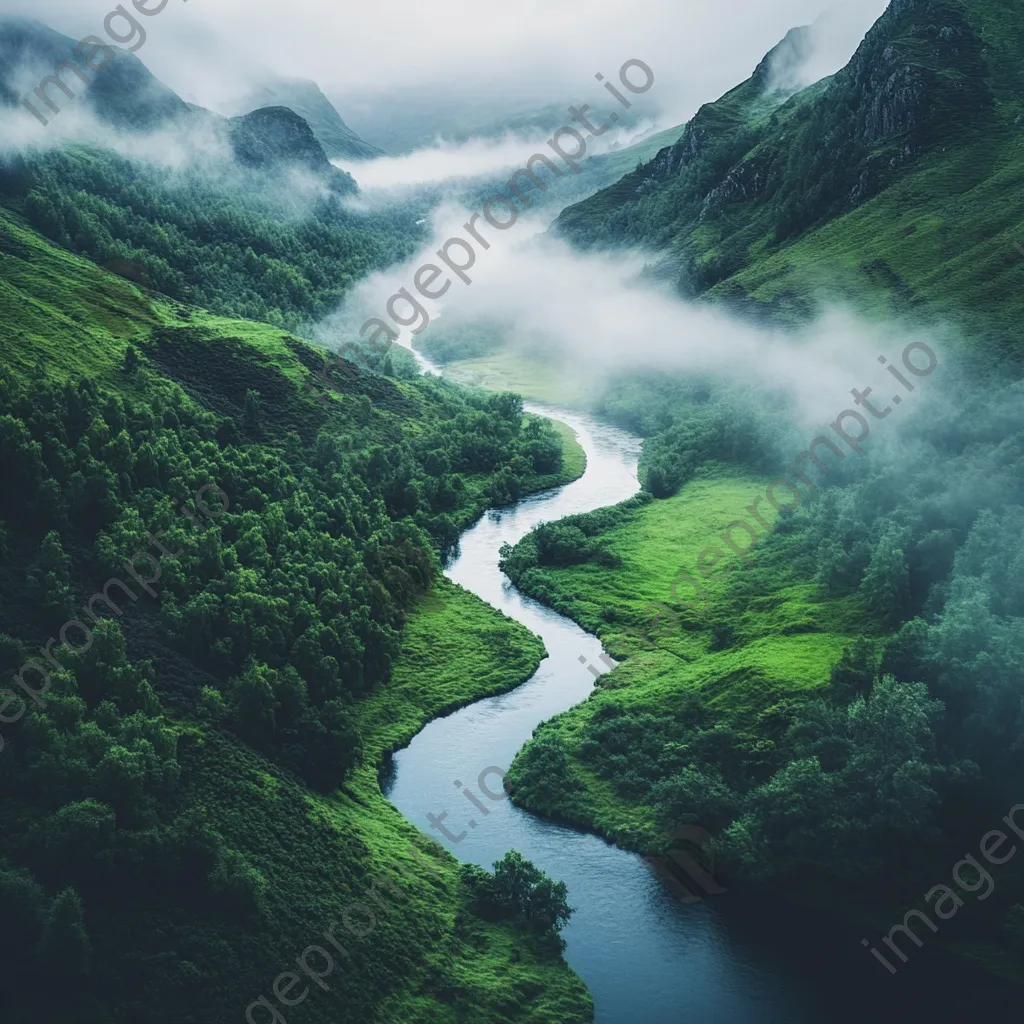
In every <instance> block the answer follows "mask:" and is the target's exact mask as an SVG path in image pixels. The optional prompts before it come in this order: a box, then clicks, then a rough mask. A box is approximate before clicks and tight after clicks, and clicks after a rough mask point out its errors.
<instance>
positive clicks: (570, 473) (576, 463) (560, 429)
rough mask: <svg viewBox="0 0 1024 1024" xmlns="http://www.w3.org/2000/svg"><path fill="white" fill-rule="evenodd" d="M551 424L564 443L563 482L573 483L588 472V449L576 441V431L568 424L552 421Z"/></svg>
mask: <svg viewBox="0 0 1024 1024" xmlns="http://www.w3.org/2000/svg"><path fill="white" fill-rule="evenodd" d="M551 424H552V426H553V427H554V428H555V433H556V434H558V436H559V437H560V438H561V441H562V473H561V476H562V482H563V483H572V481H573V480H579V478H580V477H581V476H583V474H584V473H585V472H586V469H587V452H586V449H584V447H583V445H581V444H580V443H579V441H578V440H577V439H576V431H575V430H573V429H572V427H570V426H569V424H568V423H563V422H562V421H561V420H552V421H551Z"/></svg>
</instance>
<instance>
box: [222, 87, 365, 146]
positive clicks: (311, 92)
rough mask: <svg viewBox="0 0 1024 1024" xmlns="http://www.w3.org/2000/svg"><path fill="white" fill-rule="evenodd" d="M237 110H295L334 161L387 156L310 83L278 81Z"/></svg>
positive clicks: (261, 88) (250, 98)
mask: <svg viewBox="0 0 1024 1024" xmlns="http://www.w3.org/2000/svg"><path fill="white" fill-rule="evenodd" d="M237 106H239V107H240V108H241V109H246V110H253V109H255V108H257V107H288V108H289V110H294V111H295V113H296V114H298V115H299V116H300V117H301V118H302V119H303V120H304V121H305V122H306V123H307V124H308V125H309V126H310V128H312V130H313V134H314V135H315V136H316V137H317V139H318V140H319V142H320V145H321V146H323V148H324V152H325V153H326V154H327V155H328V157H330V158H331V159H337V158H342V157H347V158H349V159H352V160H368V159H373V157H376V156H382V155H383V150H380V149H378V148H377V147H376V146H371V145H370V144H369V143H368V142H364V141H363V140H362V139H361V138H360V137H359V136H358V135H357V134H356V133H355V132H354V131H353V130H352V129H351V128H349V126H348V125H347V124H345V122H344V121H343V120H342V117H341V115H340V114H339V113H338V111H337V110H336V109H335V108H334V107H333V106H332V104H331V101H330V100H329V99H328V98H327V97H326V96H325V95H324V94H323V92H321V90H320V86H318V85H317V84H316V82H312V81H309V80H308V79H305V78H280V79H275V80H274V81H272V82H268V83H266V84H264V85H263V86H261V87H260V88H259V89H257V90H255V91H254V92H253V93H251V94H250V95H249V96H248V97H247V98H246V99H245V101H244V102H243V103H242V104H238V105H237Z"/></svg>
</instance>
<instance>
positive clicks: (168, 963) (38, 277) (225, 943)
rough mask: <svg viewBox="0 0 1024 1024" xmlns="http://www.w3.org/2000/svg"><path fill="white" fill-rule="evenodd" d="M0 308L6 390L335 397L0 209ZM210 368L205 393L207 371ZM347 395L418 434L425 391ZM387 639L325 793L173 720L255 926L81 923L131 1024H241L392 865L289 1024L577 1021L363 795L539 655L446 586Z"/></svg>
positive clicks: (543, 970) (576, 468)
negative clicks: (24, 384) (31, 382)
mask: <svg viewBox="0 0 1024 1024" xmlns="http://www.w3.org/2000/svg"><path fill="white" fill-rule="evenodd" d="M0 309H2V310H3V312H4V317H3V319H2V322H0V351H2V353H3V360H4V366H5V369H7V370H8V371H10V372H12V373H14V374H16V375H22V376H24V375H29V374H31V373H33V372H34V369H35V367H36V366H37V365H38V364H39V363H40V361H42V364H43V372H44V373H45V374H46V375H48V376H51V377H53V378H56V379H58V380H68V379H75V378H77V377H80V376H89V377H91V378H93V379H94V380H95V381H96V382H97V384H98V385H99V386H100V387H101V388H102V389H104V390H108V391H111V392H115V393H121V394H131V393H133V392H134V391H135V390H136V389H137V390H138V397H139V398H149V397H151V394H152V390H153V389H154V388H167V389H172V388H174V387H176V386H177V385H176V384H175V383H173V382H172V380H171V379H169V378H168V376H167V375H164V374H163V373H162V368H163V366H164V365H167V364H166V363H161V362H160V361H159V359H158V358H157V357H158V356H159V355H161V353H162V356H163V358H164V359H165V360H170V359H171V358H172V357H173V360H174V362H173V365H174V367H175V368H176V373H175V374H173V375H172V376H173V378H174V380H177V381H179V383H182V386H185V387H187V388H188V387H192V386H193V385H195V387H196V388H198V389H199V391H200V392H201V394H202V395H206V394H207V392H209V395H210V396H212V397H214V398H216V399H218V400H224V396H225V395H227V394H228V392H229V390H230V388H235V389H236V390H237V388H238V387H239V386H243V385H244V382H245V381H246V380H248V379H249V377H250V376H252V377H253V378H254V379H257V380H259V381H260V382H266V383H268V384H274V386H275V388H276V389H277V390H276V391H275V392H273V393H280V395H281V396H283V400H282V403H281V406H280V407H279V408H274V409H273V410H271V409H270V408H268V415H270V413H271V412H273V414H275V415H281V416H285V417H287V416H292V417H293V418H297V420H298V421H301V420H303V418H305V419H306V420H307V422H299V424H298V425H299V428H300V429H306V428H307V427H315V425H316V422H318V421H317V420H315V419H310V418H309V416H307V413H309V414H312V413H316V412H317V410H318V409H321V408H322V407H323V406H324V405H325V404H329V403H331V402H342V403H344V402H347V401H350V400H351V399H350V397H349V396H348V395H342V394H339V393H338V392H337V391H336V390H334V389H332V388H331V387H330V386H326V385H325V381H323V380H322V379H321V378H320V377H319V376H318V374H317V372H314V371H315V369H316V363H315V360H314V361H311V360H310V359H309V353H310V351H311V350H310V349H308V348H303V346H302V344H301V343H299V342H298V341H297V339H294V338H292V337H291V336H290V335H288V334H286V333H285V332H284V331H282V330H280V329H278V328H275V327H272V326H270V325H267V324H260V323H253V322H249V321H243V320H234V319H230V318H225V317H219V316H215V315H213V314H210V313H208V312H205V311H203V310H199V309H195V308H192V307H187V306H184V305H181V304H179V303H175V302H171V301H169V300H167V299H165V298H163V297H159V296H154V295H151V294H149V293H147V292H145V291H143V290H142V289H140V288H137V287H136V286H135V285H134V284H132V283H130V282H128V281H126V280H124V279H122V278H119V277H116V276H113V275H111V274H109V273H106V272H104V271H102V270H101V269H100V268H98V267H96V266H95V265H93V264H92V263H90V262H88V261H87V260H84V259H82V258H80V257H77V256H74V255H72V254H70V253H67V252H64V251H62V250H60V249H58V248H57V247H56V246H54V245H52V244H50V243H48V242H46V241H45V240H43V239H42V238H40V237H39V236H38V235H36V234H35V233H33V232H32V231H30V230H29V229H27V228H26V227H25V226H24V224H23V223H22V222H21V221H19V220H18V218H17V217H16V216H15V215H13V214H10V213H9V212H7V211H3V210H0ZM129 344H131V345H134V346H136V348H137V349H138V350H139V352H140V353H141V354H142V357H143V366H144V370H142V371H140V373H139V374H138V375H137V376H136V377H134V378H129V377H127V376H126V375H125V374H124V373H123V371H122V366H123V359H124V350H125V347H126V346H127V345H129ZM310 366H313V367H314V369H313V370H311V369H310ZM211 367H213V368H214V370H215V371H216V378H211V377H210V376H209V373H210V368H211ZM204 374H205V375H206V376H204ZM238 375H242V377H241V378H239V377H238ZM281 377H283V378H285V379H284V380H281V379H280V378H281ZM240 380H241V381H242V384H240V383H239V381H240ZM359 381H360V385H359V389H356V390H360V392H361V393H366V394H369V395H370V396H372V397H373V398H374V404H375V411H374V414H373V415H374V419H375V422H376V420H377V419H379V420H380V423H381V428H380V429H381V430H384V429H385V428H390V425H391V423H392V422H394V423H400V426H401V430H403V431H405V430H408V431H415V430H417V429H426V426H424V424H421V423H420V422H419V420H418V417H421V416H422V417H426V416H427V415H428V414H429V411H430V410H429V408H428V407H429V405H430V402H431V401H432V399H431V397H430V393H429V392H430V389H429V387H428V388H420V387H419V386H418V385H416V384H415V383H410V382H393V381H388V380H385V379H384V378H376V377H360V378H359ZM203 388H206V390H205V391H204V390H203ZM270 393H271V392H268V394H270ZM265 397H266V396H265ZM378 398H379V400H378ZM267 404H268V406H270V405H271V404H272V403H269V402H268V403H267ZM289 422H290V421H289ZM558 430H559V434H560V435H561V437H562V438H563V440H564V442H565V446H566V457H565V467H564V468H563V471H562V472H561V473H559V474H553V475H550V476H546V477H539V478H537V480H536V481H534V483H535V485H536V487H537V488H538V489H543V488H546V487H550V486H553V485H554V484H555V483H561V482H565V481H567V480H569V479H573V478H575V477H576V476H578V475H579V474H580V473H582V470H583V467H584V465H585V455H584V453H583V451H582V449H581V448H580V446H579V445H578V443H577V442H575V440H574V439H573V438H572V436H571V431H570V430H569V429H568V428H567V427H566V426H565V425H564V424H560V425H558ZM389 436H390V435H389ZM467 483H468V484H469V486H470V487H475V486H478V485H479V483H480V481H478V480H476V479H474V478H470V479H469V480H468V481H467ZM483 504H485V502H484V503H482V504H481V506H480V507H481V508H482V507H483ZM477 511H479V509H477ZM465 512H466V514H467V515H472V514H474V513H473V509H472V508H469V509H466V510H465ZM402 642H403V648H402V652H401V654H400V656H399V658H398V659H397V661H396V664H395V666H394V669H393V678H392V680H391V682H390V683H389V685H387V686H386V687H382V688H380V689H379V690H378V691H377V692H376V693H374V694H372V695H371V696H369V697H368V698H367V700H366V701H365V703H364V704H363V705H362V706H361V710H360V714H361V719H360V725H361V727H362V735H363V741H364V750H363V760H362V763H361V765H360V766H359V768H358V769H357V770H356V771H355V772H354V774H353V776H352V777H351V778H350V780H349V783H348V785H347V786H346V787H345V788H344V790H342V791H339V792H337V793H335V794H332V795H330V796H321V795H318V794H315V793H313V792H311V791H310V790H308V789H307V788H305V787H304V786H302V785H301V784H300V783H299V782H298V781H297V780H296V778H295V777H293V776H292V775H290V774H289V773H288V772H286V771H284V770H282V769H280V768H279V767H278V766H276V765H275V764H273V763H272V762H270V761H268V760H267V759H266V758H264V757H263V756H261V755H260V754H258V753H256V752H255V751H253V750H251V749H250V748H248V747H246V746H244V745H243V744H241V743H240V742H238V741H237V740H235V739H234V738H233V737H231V736H230V735H228V734H226V733H223V732H219V731H216V730H212V729H208V728H206V727H205V726H204V725H202V724H201V723H198V722H195V721H193V720H191V719H181V720H180V721H178V722H177V727H178V729H179V732H180V733H181V737H180V743H179V752H178V759H179V763H180V766H181V772H182V780H183V782H182V786H183V787H185V788H186V792H187V800H188V802H189V804H190V806H193V807H194V808H195V810H196V813H197V814H198V815H200V816H201V817H202V819H203V821H204V822H205V823H206V824H207V825H208V826H209V827H210V828H212V829H213V830H215V831H216V832H217V833H218V834H219V835H220V836H221V837H223V839H224V841H225V842H226V843H227V844H228V846H229V847H230V848H231V849H232V850H234V851H236V852H237V854H238V855H239V856H240V857H241V858H243V860H244V863H245V865H246V867H247V868H249V869H251V870H252V871H253V872H255V873H256V876H257V877H258V878H259V879H260V880H261V882H260V884H261V887H262V890H263V896H264V897H265V899H263V900H262V901H261V907H262V916H261V917H260V918H259V919H258V920H251V921H248V922H244V923H239V922H238V921H234V922H232V921H231V920H230V919H228V918H224V917H217V915H211V918H210V919H209V920H205V919H204V920H201V921H200V920H193V919H190V918H189V917H188V914H187V913H186V911H185V910H184V908H179V909H176V908H174V907H173V906H172V907H171V909H169V910H168V909H165V908H163V907H161V908H160V909H159V911H155V910H154V908H151V907H146V906H141V905H140V906H125V907H120V906H118V907H116V912H113V913H111V914H110V915H109V920H107V921H106V922H105V923H104V927H103V928H98V927H97V928H96V929H94V930H92V929H91V934H92V936H93V938H94V949H93V956H94V957H95V961H96V962H99V963H107V964H112V963H113V964H117V965H118V971H119V972H120V973H119V975H118V976H119V977H121V978H122V979H123V980H124V983H123V992H122V993H120V994H119V1003H123V1005H125V1006H130V1007H132V1009H131V1010H130V1011H129V1015H130V1016H131V1017H132V1019H135V1020H140V1021H141V1020H150V1019H153V1013H154V1011H153V1009H152V1007H153V1006H154V1005H156V1006H159V1007H160V1011H159V1013H160V1016H161V1017H162V1016H166V1017H167V1018H168V1019H169V1018H171V1017H175V1018H177V1019H190V1020H191V1019H194V1020H200V1019H201V1020H203V1021H209V1020H228V1019H239V1020H240V1019H242V1018H243V1017H244V1014H245V1010H246V1005H247V1004H248V1003H249V1002H250V1001H252V1000H255V999H257V998H259V997H260V996H261V995H265V996H268V997H270V998H271V1000H273V994H272V984H273V982H274V979H275V978H276V977H277V976H278V975H279V974H281V972H282V971H287V970H289V968H290V967H291V966H293V965H294V963H295V958H296V957H297V956H298V955H300V954H301V953H302V951H303V950H304V949H305V948H306V947H307V946H309V945H310V944H311V943H318V942H319V943H322V942H323V941H324V940H323V939H322V937H319V938H318V936H321V933H322V932H323V930H324V929H325V928H326V927H328V926H329V925H330V924H331V923H332V922H334V921H338V920H340V919H341V917H342V914H343V912H344V910H345V909H346V908H347V907H348V906H349V905H350V904H351V903H353V902H355V901H361V900H365V899H366V898H367V897H366V893H368V892H369V891H370V890H371V887H372V886H373V885H374V881H373V880H374V878H375V877H376V876H379V875H380V874H382V873H383V872H384V871H386V870H388V869H389V868H390V867H391V866H392V865H399V866H400V869H401V872H400V877H399V879H398V889H399V890H400V891H399V893H398V895H396V896H391V895H387V896H386V902H387V903H388V904H389V905H390V910H389V911H386V912H385V911H383V910H381V911H380V912H379V913H378V915H377V925H376V927H375V929H374V931H373V933H372V934H370V935H368V936H367V937H366V938H365V939H362V940H359V939H352V938H351V936H346V946H347V947H348V948H349V949H350V953H351V961H349V960H345V959H342V958H341V957H340V954H339V955H338V961H339V962H336V966H335V969H334V972H333V974H332V975H331V976H330V978H329V979H328V985H329V987H330V991H327V992H324V991H321V990H319V989H316V988H314V989H313V990H312V991H311V993H310V995H309V997H308V999H306V1000H305V1004H304V1006H303V1011H302V1014H303V1019H304V1020H308V1021H310V1022H311V1024H330V1022H333V1021H337V1020H338V1019H339V1015H340V1017H342V1018H344V1019H347V1020H360V1021H380V1022H392V1021H396V1020H401V1021H403V1022H408V1024H451V1022H452V1021H454V1020H458V1021H463V1022H467V1024H468V1022H473V1024H494V1022H509V1024H512V1022H530V1024H585V1022H587V1021H589V1020H591V1019H592V1015H593V1007H592V1002H591V999H590V996H589V993H588V992H587V990H586V987H585V985H584V984H583V982H582V980H581V979H580V978H579V977H578V976H577V975H575V974H574V973H573V972H572V971H571V970H570V969H569V968H568V966H567V965H566V964H565V962H564V961H563V960H560V959H557V958H555V957H553V956H552V955H551V954H550V952H543V951H541V950H539V948H538V946H537V944H536V942H535V940H533V939H532V938H531V937H530V936H529V935H528V934H527V933H526V932H525V931H524V930H523V929H522V928H521V926H519V925H518V924H515V923H512V922H508V921H504V922H495V921H490V920H484V919H483V918H481V917H480V916H479V915H478V914H477V913H475V912H474V908H473V907H472V906H471V904H470V898H469V893H468V890H467V889H466V888H465V887H464V885H463V884H462V882H461V876H460V867H459V865H458V863H457V861H456V860H455V859H454V858H453V857H451V856H450V855H448V854H446V853H443V852H440V850H439V848H437V849H438V857H439V861H438V864H437V865H436V866H435V867H433V868H431V867H430V866H429V863H427V864H424V862H423V861H421V860H420V859H418V858H417V857H416V856H415V855H414V853H413V848H418V849H421V850H427V849H430V848H432V847H433V844H431V843H428V841H427V840H426V839H425V837H424V836H423V835H422V833H421V832H420V831H419V830H418V829H417V828H415V827H414V826H413V825H411V824H410V823H408V822H407V821H405V820H404V819H403V818H402V816H401V815H400V814H399V812H398V811H397V810H396V809H395V808H394V807H393V806H392V805H391V804H390V803H389V802H388V801H387V800H386V799H385V798H384V796H383V794H382V793H381V791H380V787H379V785H378V769H379V767H380V765H381V764H382V762H383V761H384V760H385V759H386V757H387V755H388V754H389V753H390V752H391V751H393V750H394V749H396V748H397V747H400V746H401V745H403V744H404V743H406V742H408V741H409V740H410V739H411V738H412V736H413V735H415V733H416V732H417V731H418V730H419V729H420V728H422V727H423V726H424V725H425V724H426V723H427V722H428V721H429V720H430V719H431V718H433V717H435V716H437V715H439V714H442V713H444V712H445V711H447V710H450V709H452V708H455V707H458V706H461V705H464V704H468V703H471V702H472V701H474V700H477V699H480V698H482V697H484V696H488V695H491V694H495V693H499V692H504V691H506V690H509V689H511V688H513V687H515V686H516V685H518V684H519V683H521V682H522V681H523V680H524V679H526V678H527V677H528V676H530V675H531V674H532V673H533V672H534V671H535V669H536V667H537V665H538V664H539V662H540V660H541V658H542V657H543V653H544V652H543V646H542V644H541V643H540V641H539V640H538V639H537V638H535V637H534V636H532V634H530V633H529V632H528V631H527V630H525V629H524V628H522V627H521V626H519V625H517V624H516V623H514V622H512V621H511V620H509V619H507V618H505V617H504V616H502V615H501V614H500V613H498V612H497V611H495V610H494V609H492V608H490V607H489V606H487V605H486V604H484V603H483V602H482V601H480V600H478V599H477V598H476V597H474V596H473V595H471V594H469V593H467V592H465V591H462V590H460V589H459V588H457V587H455V586H453V585H451V584H449V583H447V582H446V581H441V582H439V583H438V585H437V587H436V589H435V590H434V591H433V592H432V593H431V594H429V595H428V596H427V597H426V598H425V599H424V600H423V601H422V602H421V603H420V605H419V606H418V607H417V608H416V609H415V610H414V611H413V612H412V613H411V614H410V615H409V619H408V624H407V627H406V629H405V631H404V634H403V638H402ZM429 859H430V858H429V856H428V858H427V860H428V862H429ZM388 893H391V890H390V889H389V890H388ZM197 992H201V993H202V1002H201V1003H200V1004H199V1005H198V1006H197V1005H196V993H197ZM264 1015H265V1014H264ZM286 1016H287V1017H288V1019H289V1020H291V1019H292V1017H291V1014H286ZM257 1019H260V1018H259V1017H258V1016H257Z"/></svg>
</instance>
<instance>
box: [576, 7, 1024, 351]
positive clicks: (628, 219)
mask: <svg viewBox="0 0 1024 1024" xmlns="http://www.w3.org/2000/svg"><path fill="white" fill-rule="evenodd" d="M1018 18H1019V10H1018V8H1017V7H1016V5H1014V4H1013V3H1012V2H1010V0H895V2H893V3H891V4H890V6H889V8H888V10H887V11H886V12H885V14H884V15H883V16H882V18H881V19H880V20H879V21H878V22H877V23H876V25H875V26H874V27H873V28H872V29H871V31H870V32H869V33H868V35H867V37H866V38H865V40H864V42H863V43H862V45H861V46H860V48H859V49H858V51H857V53H856V54H855V55H854V57H853V59H852V60H851V61H850V63H849V64H848V65H847V66H846V67H845V68H844V69H843V70H841V71H840V72H839V73H838V74H836V75H835V76H833V77H832V78H829V79H825V80H823V81H822V82H819V83H817V84H816V85H813V86H811V87H810V88H807V89H805V90H803V91H801V92H798V93H796V94H795V95H789V94H788V93H787V92H779V91H778V90H777V89H776V88H775V87H774V86H775V84H776V82H777V79H776V77H775V76H774V75H773V74H772V55H769V57H768V58H766V60H765V62H764V63H762V64H761V65H760V66H759V68H758V69H757V71H756V72H755V74H754V75H753V76H752V77H751V78H750V79H748V80H747V81H746V82H744V83H742V84H741V85H739V86H737V87H736V88H735V89H733V90H732V91H730V92H729V93H727V94H726V95H725V96H723V97H722V98H721V99H719V100H717V101H716V102H714V103H709V104H706V105H705V106H703V107H702V108H701V109H700V110H699V111H698V113H697V114H696V115H695V116H694V118H693V119H692V121H691V122H690V123H689V124H688V125H687V126H686V129H685V131H684V132H683V135H682V137H681V138H680V139H679V141H678V142H676V143H675V145H672V146H668V147H666V148H665V149H663V150H662V151H661V152H660V153H658V155H657V156H656V157H654V159H652V160H650V161H648V162H646V163H645V164H644V165H643V166H642V167H640V168H638V169H637V170H636V171H634V172H633V173H632V174H628V175H626V176H625V177H623V178H622V179H621V180H620V181H618V182H617V183H616V184H614V185H612V186H611V187H609V188H607V189H605V190H603V191H601V192H599V193H597V194H596V195H595V196H593V197H591V198H589V199H587V200H585V201H584V202H582V203H579V204H577V205H575V206H573V207H570V208H569V209H567V210H565V211H563V213H562V214H561V216H560V218H559V220H558V222H557V228H558V230H559V231H560V232H561V233H562V234H563V235H564V236H565V237H566V238H568V239H570V240H571V241H572V242H573V243H574V244H576V245H579V246H583V247H588V246H605V247H608V246H620V245H625V246H640V247H642V248H644V249H647V250H649V251H650V252H651V253H652V256H653V269H654V271H655V272H656V273H657V274H658V275H660V276H662V277H664V278H665V279H667V280H670V281H672V282H674V283H675V285H676V286H677V287H678V288H679V290H680V291H681V292H682V293H683V294H684V295H687V296H691V297H694V296H700V297H702V298H704V299H706V300H708V301H712V300H718V301H721V302H725V303H727V304H729V305H730V306H732V307H733V308H735V309H737V310H739V311H740V312H743V313H748V314H751V315H754V316H757V317H758V318H764V317H768V318H771V319H776V320H782V321H783V322H789V323H792V322H794V321H802V320H805V319H806V318H807V317H808V316H811V315H813V314H814V313H815V311H816V310H818V309H819V308H820V306H821V304H822V303H823V302H827V301H828V300H829V299H835V298H843V299H844V300H846V301H851V302H853V303H855V304H856V305H857V306H859V307H860V308H862V309H864V310H865V311H869V312H875V313H879V314H883V315H884V314H888V313H891V312H893V310H894V309H899V310H901V311H904V312H905V311H907V310H911V311H917V312H920V313H925V312H929V313H932V314H939V315H943V316H946V317H950V318H954V317H955V318H957V322H959V323H961V324H966V325H967V326H968V327H969V329H970V330H971V331H972V332H977V331H978V330H979V329H981V328H983V329H984V330H985V332H986V333H987V334H989V335H990V336H992V338H993V339H994V340H996V341H998V342H999V343H1001V344H1002V346H1004V347H1006V346H1012V345H1013V344H1014V342H1015V341H1016V334H1015V332H1016V326H1015V325H1016V323H1017V322H1018V321H1019V319H1020V315H1021V311H1022V306H1021V302H1022V299H1021V294H1022V290H1021V280H1020V267H1019V262H1020V260H1019V256H1018V255H1017V254H1016V253H1015V251H1014V249H1013V247H1012V243H1013V241H1014V237H1015V236H1014V234H1013V230H1014V229H1015V228H1016V227H1017V226H1018V225H1019V224H1020V222H1021V220H1022V218H1024V206H1022V205H1021V204H1022V198H1021V197H1022V195H1024V190H1022V188H1021V182H1022V180H1024V138H1022V135H1021V131H1020V120H1019V119H1020V114H1021V110H1022V109H1024V108H1022V102H1024V101H1022V96H1024V77H1022V72H1021V67H1022V66H1024V65H1022V58H1024V51H1022V48H1021V47H1022V44H1021V34H1020V29H1019V23H1018Z"/></svg>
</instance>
